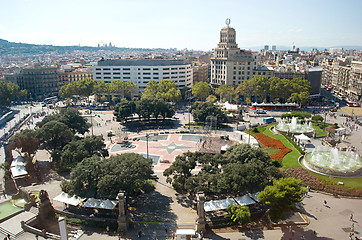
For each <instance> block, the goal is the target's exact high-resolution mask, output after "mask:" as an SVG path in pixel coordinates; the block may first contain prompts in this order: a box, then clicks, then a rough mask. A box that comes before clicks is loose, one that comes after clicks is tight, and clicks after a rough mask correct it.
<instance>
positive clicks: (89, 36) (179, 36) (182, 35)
mask: <svg viewBox="0 0 362 240" xmlns="http://www.w3.org/2000/svg"><path fill="white" fill-rule="evenodd" d="M226 18H230V19H231V24H230V26H232V27H234V28H235V29H236V36H237V43H238V44H239V47H241V48H248V47H252V46H261V45H265V44H268V45H277V46H278V45H279V46H280V45H287V46H289V45H291V44H292V42H294V43H295V45H296V46H324V47H329V46H333V45H362V1H361V0H320V1H319V0H295V1H294V0H284V1H281V0H219V1H214V0H128V1H124V0H98V1H95V0H84V1H83V0H61V1H55V0H0V38H2V39H5V40H9V41H15V42H24V43H36V44H53V45H78V44H81V45H82V46H84V45H87V46H96V45H97V44H98V43H101V42H107V43H109V42H112V44H115V45H116V46H118V47H141V48H157V47H159V48H178V49H183V48H188V49H200V50H211V49H212V48H215V47H216V45H217V43H218V41H219V31H220V29H221V28H222V27H224V26H225V19H226Z"/></svg>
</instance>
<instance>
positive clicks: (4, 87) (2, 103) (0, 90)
mask: <svg viewBox="0 0 362 240" xmlns="http://www.w3.org/2000/svg"><path fill="white" fill-rule="evenodd" d="M26 95H27V91H26V90H20V88H19V86H18V85H17V84H15V83H12V82H3V81H0V111H1V109H2V108H4V107H8V106H10V104H11V102H12V101H14V100H16V99H20V98H22V97H25V96H26Z"/></svg>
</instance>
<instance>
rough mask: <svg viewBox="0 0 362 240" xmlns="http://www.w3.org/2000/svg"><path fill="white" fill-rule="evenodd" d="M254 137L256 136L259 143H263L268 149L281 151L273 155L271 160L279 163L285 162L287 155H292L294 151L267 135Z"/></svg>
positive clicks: (257, 134) (259, 134)
mask: <svg viewBox="0 0 362 240" xmlns="http://www.w3.org/2000/svg"><path fill="white" fill-rule="evenodd" d="M254 136H256V137H257V138H258V139H259V142H260V143H262V144H263V145H265V146H267V147H273V148H277V149H280V151H279V152H277V153H275V154H273V155H272V156H271V157H270V158H271V159H275V160H278V161H281V160H283V158H284V156H285V155H287V154H288V153H290V152H291V151H292V150H291V149H289V148H287V147H286V146H285V145H284V144H283V142H282V141H280V140H277V139H274V138H271V137H269V136H267V135H265V134H264V133H256V134H254Z"/></svg>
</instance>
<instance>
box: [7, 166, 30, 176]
mask: <svg viewBox="0 0 362 240" xmlns="http://www.w3.org/2000/svg"><path fill="white" fill-rule="evenodd" d="M10 170H11V174H12V175H13V177H14V178H17V177H20V176H24V175H27V174H28V171H26V168H25V166H24V165H22V166H21V165H18V166H15V167H11V168H10Z"/></svg>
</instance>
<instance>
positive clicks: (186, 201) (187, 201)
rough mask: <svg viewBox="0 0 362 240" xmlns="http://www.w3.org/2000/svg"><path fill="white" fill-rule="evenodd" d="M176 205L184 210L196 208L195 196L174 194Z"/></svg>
mask: <svg viewBox="0 0 362 240" xmlns="http://www.w3.org/2000/svg"><path fill="white" fill-rule="evenodd" d="M176 200H177V203H178V204H180V205H181V206H183V207H185V208H193V209H195V208H196V205H197V200H196V196H195V195H189V194H183V193H176Z"/></svg>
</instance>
